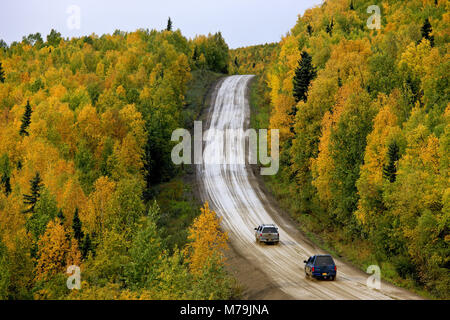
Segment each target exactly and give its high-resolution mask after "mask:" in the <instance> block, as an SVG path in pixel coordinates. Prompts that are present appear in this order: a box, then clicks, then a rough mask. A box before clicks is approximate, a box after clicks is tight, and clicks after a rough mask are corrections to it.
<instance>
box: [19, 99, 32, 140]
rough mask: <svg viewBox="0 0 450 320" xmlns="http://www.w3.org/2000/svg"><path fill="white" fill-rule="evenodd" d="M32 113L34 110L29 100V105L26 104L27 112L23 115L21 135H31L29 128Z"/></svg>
mask: <svg viewBox="0 0 450 320" xmlns="http://www.w3.org/2000/svg"><path fill="white" fill-rule="evenodd" d="M32 113H33V110H31V106H30V101H27V105H26V106H25V112H24V114H23V116H22V125H21V126H20V135H21V136H28V135H29V133H28V131H27V129H28V127H29V126H30V123H31V114H32Z"/></svg>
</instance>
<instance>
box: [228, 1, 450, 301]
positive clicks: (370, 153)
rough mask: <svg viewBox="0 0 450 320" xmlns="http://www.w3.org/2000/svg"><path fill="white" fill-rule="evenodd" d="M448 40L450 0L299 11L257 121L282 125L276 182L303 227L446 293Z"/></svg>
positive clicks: (403, 279)
mask: <svg viewBox="0 0 450 320" xmlns="http://www.w3.org/2000/svg"><path fill="white" fill-rule="evenodd" d="M374 4H375V5H378V6H379V8H380V11H381V29H379V30H377V29H373V30H372V29H369V28H368V27H367V25H366V24H367V20H368V18H369V17H370V15H371V14H368V13H367V8H368V7H369V6H370V5H374ZM449 37H450V14H449V3H448V1H425V0H424V1H407V2H406V1H375V2H373V1H372V2H369V1H358V0H328V1H325V2H324V3H323V4H322V5H321V6H318V7H315V8H311V9H309V10H307V11H306V12H305V13H304V14H303V15H301V16H299V19H298V22H297V24H296V25H295V26H294V27H293V28H292V30H291V31H290V32H289V33H288V34H287V35H286V36H285V37H283V39H282V40H281V42H280V44H279V48H278V49H277V51H278V52H277V56H276V57H275V59H273V62H269V63H268V64H267V65H266V66H265V67H259V68H258V72H259V73H260V74H262V76H261V77H260V80H259V82H260V83H261V85H259V86H257V87H254V90H253V93H252V97H253V99H252V103H253V112H254V113H255V114H256V115H255V116H254V117H256V118H258V119H260V120H261V121H257V122H256V125H257V126H259V127H263V128H264V127H267V126H269V127H270V128H275V129H280V132H281V140H282V142H281V156H280V157H281V159H280V162H281V169H280V171H281V173H280V174H278V175H276V176H273V177H270V178H268V179H267V181H266V183H267V185H268V186H269V187H270V189H271V190H272V192H273V193H274V194H275V195H276V196H277V198H278V200H279V201H281V203H282V204H283V206H284V207H285V208H287V209H288V210H289V211H290V213H291V215H292V217H294V218H295V219H296V220H298V221H299V222H300V226H301V228H302V230H304V231H305V232H308V233H310V235H311V237H316V238H317V237H318V238H317V241H318V242H320V243H322V245H323V246H325V247H327V248H329V249H332V250H334V251H336V252H337V254H338V255H342V256H344V257H346V258H348V259H350V260H351V261H353V262H354V263H355V264H357V265H359V266H360V267H361V268H364V270H365V268H367V266H369V265H372V264H376V265H379V266H380V267H381V270H382V277H383V278H385V279H389V280H391V281H394V282H395V283H397V284H400V285H402V286H404V287H407V288H410V289H416V290H418V291H420V292H426V294H428V295H430V296H432V297H437V298H448V296H449V292H450V277H449V272H448V270H449V266H450V265H449V262H450V260H449V253H450V249H449V241H450V235H449V226H450V225H449V221H450V220H449V217H450V216H449V215H450V211H449V208H450V202H449V200H450V198H449V195H450V193H449V192H450V189H449V178H450V176H449V168H450V165H449V160H450V159H449V154H450V149H449V148H450V145H449V141H450V140H449V134H450V118H449V117H450V109H449V108H450V105H449V95H450V92H449V72H448V70H449V64H450V60H449V51H448V50H449ZM248 50H249V49H242V50H241V52H240V53H235V56H239V55H240V56H247V52H246V51H248ZM238 51H239V50H238ZM262 54H263V53H262V50H260V53H259V55H262ZM255 57H256V55H255ZM258 61H261V59H260V58H256V59H255V60H254V62H255V63H257V62H258ZM265 61H267V60H265ZM243 65H244V63H243ZM247 65H248V63H247ZM261 70H262V71H261ZM242 71H243V73H246V72H247V71H248V70H247V69H244V70H242ZM261 86H262V87H261ZM267 96H269V97H270V98H269V99H267V98H266V99H265V98H262V97H267ZM261 113H262V114H261Z"/></svg>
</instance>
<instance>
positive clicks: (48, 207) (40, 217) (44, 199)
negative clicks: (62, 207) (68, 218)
mask: <svg viewBox="0 0 450 320" xmlns="http://www.w3.org/2000/svg"><path fill="white" fill-rule="evenodd" d="M57 214H58V206H57V203H56V199H55V197H54V196H53V195H52V194H51V193H50V192H49V191H48V190H47V189H46V188H43V190H42V194H41V195H40V196H39V200H38V201H37V202H36V205H35V209H34V212H33V213H32V215H31V217H30V218H29V219H28V220H27V222H26V228H27V230H28V231H29V232H31V234H32V235H33V238H34V240H35V241H38V240H39V238H40V237H41V235H43V234H44V233H45V230H46V228H47V225H48V223H49V222H50V221H51V220H53V219H55V218H56V216H57Z"/></svg>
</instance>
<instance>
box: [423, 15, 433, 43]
mask: <svg viewBox="0 0 450 320" xmlns="http://www.w3.org/2000/svg"><path fill="white" fill-rule="evenodd" d="M420 31H421V32H422V39H427V40H428V41H430V46H431V47H434V36H432V35H431V33H432V32H433V28H432V27H431V23H430V20H429V19H428V18H426V19H425V21H424V23H423V26H422V28H420Z"/></svg>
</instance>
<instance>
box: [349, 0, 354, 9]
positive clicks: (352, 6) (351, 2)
mask: <svg viewBox="0 0 450 320" xmlns="http://www.w3.org/2000/svg"><path fill="white" fill-rule="evenodd" d="M350 10H355V6H354V5H353V0H351V1H350Z"/></svg>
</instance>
